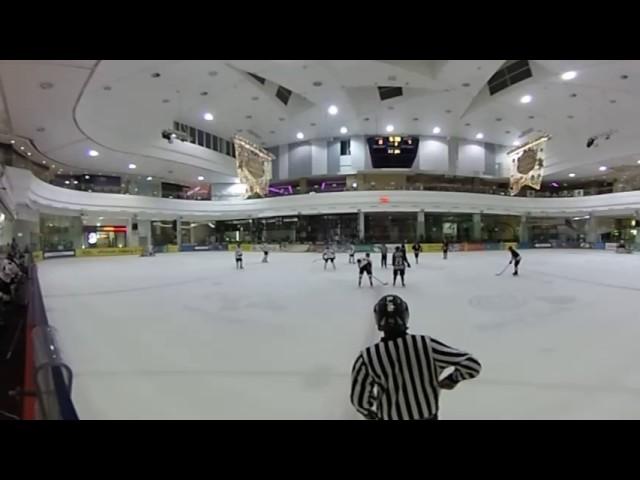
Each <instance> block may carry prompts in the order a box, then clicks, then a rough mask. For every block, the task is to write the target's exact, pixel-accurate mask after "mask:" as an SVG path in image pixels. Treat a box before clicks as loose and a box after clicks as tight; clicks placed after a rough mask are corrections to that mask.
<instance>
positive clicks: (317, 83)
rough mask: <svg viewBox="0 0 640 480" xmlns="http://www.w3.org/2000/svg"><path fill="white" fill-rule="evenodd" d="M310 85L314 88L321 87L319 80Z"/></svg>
mask: <svg viewBox="0 0 640 480" xmlns="http://www.w3.org/2000/svg"><path fill="white" fill-rule="evenodd" d="M312 85H313V86H314V87H321V86H322V82H321V81H320V80H316V81H315V82H313V83H312Z"/></svg>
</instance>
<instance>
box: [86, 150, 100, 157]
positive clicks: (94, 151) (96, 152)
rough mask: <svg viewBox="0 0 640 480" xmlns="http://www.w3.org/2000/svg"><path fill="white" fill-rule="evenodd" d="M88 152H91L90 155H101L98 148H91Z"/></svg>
mask: <svg viewBox="0 0 640 480" xmlns="http://www.w3.org/2000/svg"><path fill="white" fill-rule="evenodd" d="M87 153H88V154H89V156H90V157H97V156H98V155H100V153H99V152H98V151H97V150H89V151H88V152H87Z"/></svg>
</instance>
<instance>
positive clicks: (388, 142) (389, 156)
mask: <svg viewBox="0 0 640 480" xmlns="http://www.w3.org/2000/svg"><path fill="white" fill-rule="evenodd" d="M419 142H420V140H419V139H418V137H401V136H399V135H390V136H385V137H369V138H368V139H367V143H368V145H369V153H370V154H371V165H372V166H373V168H411V166H412V165H413V162H414V161H415V159H416V155H417V153H418V143H419Z"/></svg>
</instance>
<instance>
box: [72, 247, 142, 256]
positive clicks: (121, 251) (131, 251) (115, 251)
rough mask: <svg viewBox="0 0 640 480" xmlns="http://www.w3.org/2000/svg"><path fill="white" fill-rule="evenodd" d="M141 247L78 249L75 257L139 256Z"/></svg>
mask: <svg viewBox="0 0 640 480" xmlns="http://www.w3.org/2000/svg"><path fill="white" fill-rule="evenodd" d="M141 253H142V247H123V248H78V249H77V250H76V256H78V257H104V256H113V255H140V254H141Z"/></svg>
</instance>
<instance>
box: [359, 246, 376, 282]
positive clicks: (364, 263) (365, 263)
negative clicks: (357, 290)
mask: <svg viewBox="0 0 640 480" xmlns="http://www.w3.org/2000/svg"><path fill="white" fill-rule="evenodd" d="M358 267H360V271H359V273H358V287H361V286H362V275H364V274H365V273H366V274H367V276H368V277H369V285H370V286H372V287H373V279H372V276H373V272H372V271H371V255H370V254H369V253H366V254H365V257H364V258H359V259H358Z"/></svg>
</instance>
